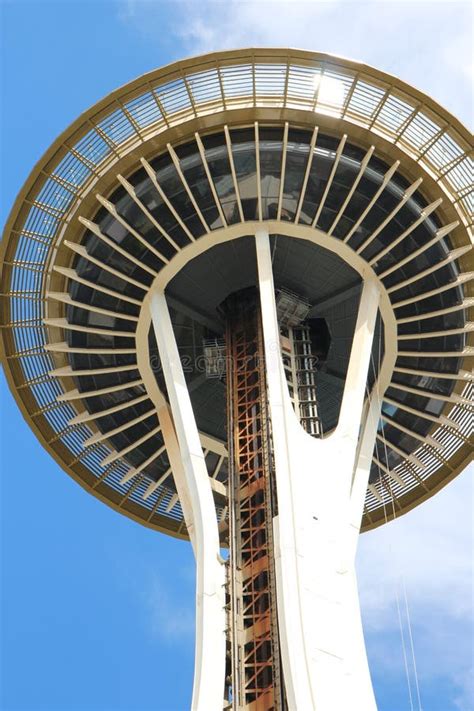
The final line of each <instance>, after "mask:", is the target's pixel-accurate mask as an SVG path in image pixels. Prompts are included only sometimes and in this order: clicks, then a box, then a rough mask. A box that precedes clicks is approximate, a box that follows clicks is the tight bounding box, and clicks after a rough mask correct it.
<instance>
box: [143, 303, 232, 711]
mask: <svg viewBox="0 0 474 711" xmlns="http://www.w3.org/2000/svg"><path fill="white" fill-rule="evenodd" d="M150 308H151V316H152V321H153V327H154V330H155V336H156V341H157V345H158V351H159V353H160V358H161V364H162V367H163V374H164V378H165V382H166V388H167V391H168V397H169V401H170V406H171V412H172V415H173V422H174V427H175V430H176V437H177V441H178V445H179V449H180V455H181V461H182V463H183V468H184V478H185V483H186V488H187V493H188V501H189V504H190V508H191V511H192V519H193V525H194V531H193V539H194V544H195V546H194V550H195V556H196V655H195V668H194V687H193V700H192V708H193V710H194V711H220V710H221V709H222V706H223V699H224V676H225V644H226V640H225V609H224V605H225V588H224V585H225V567H224V564H223V562H222V561H221V558H220V547H219V533H218V528H217V519H216V513H215V506H214V500H213V496H212V491H211V486H210V483H209V476H208V473H207V468H206V464H205V461H204V455H203V451H202V447H201V442H200V439H199V433H198V429H197V426H196V421H195V418H194V413H193V409H192V405H191V400H190V397H189V393H188V389H187V386H186V381H185V378H184V373H183V369H182V365H181V361H180V357H179V352H178V347H177V344H176V339H175V336H174V332H173V326H172V324H171V318H170V315H169V311H168V305H167V303H166V297H165V295H164V293H163V292H156V293H154V294H153V296H152V298H151V304H150Z"/></svg>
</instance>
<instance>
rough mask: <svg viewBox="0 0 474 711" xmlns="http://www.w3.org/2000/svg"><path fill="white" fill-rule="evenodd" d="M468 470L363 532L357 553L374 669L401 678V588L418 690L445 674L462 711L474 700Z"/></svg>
mask: <svg viewBox="0 0 474 711" xmlns="http://www.w3.org/2000/svg"><path fill="white" fill-rule="evenodd" d="M473 473H474V472H473V467H471V468H470V470H466V471H465V472H464V473H463V474H462V475H461V476H460V477H459V478H458V479H457V480H455V481H454V482H452V483H451V484H449V485H448V486H447V487H446V488H445V489H443V491H441V492H440V493H439V494H438V495H437V496H435V497H433V498H432V499H430V500H429V501H428V502H426V503H425V504H423V505H422V506H420V507H419V508H417V509H415V510H414V511H412V512H410V513H408V514H406V515H405V516H403V517H401V518H400V519H399V520H397V521H395V522H394V523H389V524H387V525H385V526H383V527H381V528H379V529H376V530H375V531H372V532H369V533H367V534H364V535H363V536H362V537H361V540H360V544H359V552H358V579H359V590H360V598H361V607H362V610H363V619H364V628H365V633H366V639H367V646H368V650H369V660H370V663H371V665H372V668H373V669H377V671H379V672H380V670H381V669H383V671H384V673H385V674H389V675H390V674H391V675H395V676H398V677H399V678H402V677H403V675H404V671H403V657H402V648H401V641H400V629H399V621H398V612H397V596H398V602H399V605H400V609H401V612H402V621H403V628H404V633H405V638H406V640H407V644H408V627H407V623H406V616H405V600H404V585H405V586H406V591H407V598H408V604H409V610H410V618H411V623H412V630H413V637H414V646H415V651H416V663H417V667H418V673H419V678H420V685H421V690H422V694H423V688H425V689H428V688H429V687H430V686H431V685H433V684H434V683H436V681H441V680H442V679H447V680H448V681H449V682H450V684H451V685H452V687H453V689H455V690H456V692H455V693H456V696H454V697H453V699H452V704H453V707H455V708H459V709H462V710H463V711H464V710H465V711H468V710H469V709H471V708H472V707H473V705H474V698H473V694H472V682H471V675H470V668H471V667H472V663H473V658H472V654H473V649H472V639H473V636H474V628H473V619H472V599H473V592H474V591H473V579H472V558H473V550H474V532H473V513H472V512H473V480H472V474H473ZM394 640H395V646H396V647H397V648H396V649H394ZM408 656H409V659H410V657H411V653H410V650H409V647H408ZM394 660H395V662H396V663H395V664H394ZM412 681H413V679H412Z"/></svg>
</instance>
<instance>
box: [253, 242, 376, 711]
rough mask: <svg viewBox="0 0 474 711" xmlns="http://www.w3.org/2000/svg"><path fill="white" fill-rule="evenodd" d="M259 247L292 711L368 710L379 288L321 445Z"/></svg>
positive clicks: (367, 286)
mask: <svg viewBox="0 0 474 711" xmlns="http://www.w3.org/2000/svg"><path fill="white" fill-rule="evenodd" d="M256 248H257V262H258V274H259V287H260V303H261V310H262V320H263V331H264V341H265V344H264V346H265V359H266V368H267V382H268V396H269V409H270V417H271V422H272V433H273V447H274V457H275V477H276V488H277V495H278V516H277V517H275V519H274V540H275V562H276V587H277V607H278V624H279V630H280V647H281V656H282V665H283V675H284V679H285V688H286V695H287V701H288V706H289V708H290V709H291V710H292V711H299V710H300V709H305V710H306V709H308V711H309V709H315V710H316V711H336V710H337V711H339V709H341V711H342V710H345V709H350V708H357V709H364V711H371V710H373V709H375V708H376V705H375V699H374V695H373V690H372V684H371V681H370V673H369V669H368V665H367V659H366V654H365V646H364V640H363V633H362V626H361V621H360V611H359V602H358V596H357V585H356V580H355V572H354V557H355V548H356V545H355V544H356V540H357V536H356V535H355V534H358V530H359V527H360V520H361V518H362V511H363V503H364V494H365V489H366V487H367V482H368V473H369V462H370V455H371V453H372V449H371V447H372V448H373V443H374V438H375V434H376V426H377V421H378V414H379V409H380V403H379V402H377V403H376V404H375V405H374V404H373V401H372V405H371V407H370V408H369V413H370V418H369V417H366V418H365V422H363V423H362V424H363V426H362V428H361V427H360V425H361V421H362V418H363V413H364V395H365V388H366V382H367V375H368V368H369V363H370V355H371V350H372V342H373V334H374V330H375V322H376V317H377V310H378V304H379V292H378V289H377V286H376V284H375V283H374V282H370V281H366V282H365V283H364V286H363V290H362V296H361V301H360V306H359V314H358V318H357V323H356V329H355V334H354V341H353V345H352V350H351V358H350V364H349V368H348V373H347V378H346V384H345V389H344V395H343V401H342V405H341V411H340V416H339V423H338V426H337V428H336V430H335V431H334V432H333V433H332V434H331V435H330V436H329V437H327V438H326V439H315V438H313V437H311V436H310V435H308V434H307V433H306V432H305V431H304V430H303V428H302V427H301V425H300V423H299V420H298V419H297V416H296V415H295V413H294V411H293V408H292V405H291V401H290V398H289V393H288V387H287V383H286V378H285V376H284V372H283V365H282V358H281V352H280V337H279V328H278V322H277V315H276V304H275V293H274V285H273V274H272V261H271V254H270V242H269V236H268V233H267V232H266V231H264V230H261V231H258V232H257V234H256ZM361 429H362V432H363V434H362V440H361V441H359V440H360V430H361ZM369 450H370V451H369ZM356 455H358V461H356ZM354 527H355V529H356V530H354Z"/></svg>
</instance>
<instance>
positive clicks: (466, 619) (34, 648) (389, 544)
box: [0, 0, 474, 711]
mask: <svg viewBox="0 0 474 711" xmlns="http://www.w3.org/2000/svg"><path fill="white" fill-rule="evenodd" d="M275 6H276V7H275ZM0 11H1V19H2V26H1V33H2V37H1V39H2V49H1V73H2V106H3V110H2V125H1V131H2V138H1V141H2V143H1V149H2V157H3V160H2V174H1V176H2V183H1V213H2V223H3V222H4V221H5V219H6V217H7V214H8V211H9V209H10V207H11V204H12V202H13V200H14V198H15V196H16V194H17V192H18V190H19V189H20V187H21V185H22V183H23V181H24V180H25V179H26V177H27V175H28V173H29V171H30V170H31V168H32V166H33V165H34V163H35V162H36V161H37V160H38V159H39V158H40V157H41V155H42V153H43V152H44V151H45V150H46V148H47V147H48V146H49V144H50V143H51V142H52V141H53V140H54V138H56V136H57V135H58V134H59V133H60V132H61V131H62V130H63V129H64V128H65V127H66V126H67V125H68V124H69V123H70V122H71V121H72V120H74V119H75V118H76V117H77V116H78V114H80V113H81V112H82V111H84V110H85V109H87V108H88V107H89V106H90V105H91V104H93V103H94V102H96V101H97V100H98V99H100V98H101V97H102V96H104V95H105V94H107V93H108V92H109V91H111V90H113V89H114V88H116V87H117V86H119V85H122V84H124V83H126V82H128V81H129V80H131V79H133V78H135V77H136V76H138V75H140V74H142V73H143V72H145V71H148V70H151V69H153V68H155V67H158V66H160V65H162V64H165V63H167V62H170V61H173V60H174V59H178V58H180V57H182V56H186V55H189V54H195V53H199V52H201V51H208V50H212V49H219V48H223V47H238V46H248V45H286V46H288V45H289V46H299V47H304V48H308V49H314V50H322V51H329V52H334V53H336V54H341V55H344V56H347V57H351V58H353V59H359V60H362V61H365V62H367V63H369V64H373V65H375V66H378V67H379V68H381V69H384V70H385V71H388V72H391V73H394V74H396V75H398V76H399V77H400V78H402V79H404V80H406V81H408V82H410V83H412V84H414V85H416V86H417V87H418V88H420V89H421V90H424V91H426V92H427V93H430V94H432V95H433V96H434V97H435V98H436V99H437V100H439V101H440V102H441V103H443V104H444V105H445V106H446V107H447V108H448V109H450V110H451V111H452V112H453V113H455V114H456V115H458V116H459V118H461V119H462V120H463V121H464V122H465V123H467V124H470V123H471V122H472V90H471V82H472V66H470V65H469V61H470V48H471V47H472V29H471V28H472V11H471V9H470V5H469V4H468V3H450V2H437V3H436V2H435V3H432V2H421V3H408V2H403V1H399V2H398V3H385V2H378V3H356V2H345V3H341V2H324V3H320V2H319V3H315V2H307V3H299V2H281V3H275V2H273V3H270V2H254V3H246V2H235V1H234V0H228V2H227V3H224V2H215V3H213V2H208V1H207V0H201V1H200V2H194V3H187V2H179V1H178V2H174V3H164V2H143V1H142V2H140V1H138V0H123V2H112V1H111V0H110V1H108V2H105V1H104V2H94V3H93V2H81V3H76V2H67V1H65V0H63V2H57V3H51V2H44V1H42V2H23V1H21V0H17V1H16V2H9V1H6V0H3V3H0ZM1 385H2V403H1V404H2V410H1V412H2V450H1V465H2V466H1V468H2V477H1V486H2V489H1V505H2V530H1V533H2V540H1V543H2V559H1V582H2V588H3V591H2V620H1V623H2V650H1V651H2V659H1V663H2V666H1V679H0V681H1V692H0V709H1V710H2V711H40V710H45V711H46V710H47V711H73V710H74V711H122V710H123V711H145V710H148V709H150V711H151V709H155V710H156V711H174V710H181V709H186V708H187V707H188V706H189V699H190V693H191V686H192V667H193V616H194V603H193V589H194V582H193V576H194V569H193V558H192V553H191V549H190V547H189V546H187V545H186V544H184V543H182V542H179V541H175V540H173V539H171V538H167V537H165V536H161V535H159V534H156V533H154V532H152V531H149V530H147V529H145V528H143V527H140V526H139V525H137V524H135V523H133V522H131V521H129V520H128V519H126V518H124V517H121V516H119V515H118V514H116V513H115V512H113V511H112V510H110V509H109V508H107V507H106V506H104V505H103V504H101V503H100V502H98V501H97V500H96V499H94V498H93V497H91V496H89V495H87V494H86V493H85V492H84V491H83V490H82V489H81V488H80V487H79V486H78V485H77V484H76V483H74V482H73V481H72V480H71V479H69V478H68V477H67V476H66V475H65V474H64V473H63V472H62V471H61V470H60V469H59V467H58V466H57V465H56V464H55V463H54V462H53V460H52V459H51V458H50V457H49V455H47V454H46V452H45V451H43V450H42V448H41V447H40V445H39V444H38V443H37V442H36V440H35V438H34V436H33V434H32V432H31V431H30V430H29V428H28V427H27V426H26V424H25V423H24V421H23V419H22V417H21V415H20V414H19V412H18V410H17V408H16V405H15V404H14V402H13V399H12V397H11V396H10V393H9V392H8V389H7V388H6V387H5V384H4V381H3V378H2V383H1ZM472 505H473V487H472V471H471V472H470V473H468V472H466V473H464V474H463V475H461V476H460V477H458V479H457V480H456V481H455V482H453V483H452V484H451V485H449V486H448V487H447V488H446V489H445V490H443V492H441V493H440V494H439V495H438V496H437V497H435V498H433V499H431V500H430V501H429V502H427V503H426V504H425V505H424V506H422V507H420V508H419V509H417V510H416V511H414V512H412V513H410V514H407V515H406V516H405V517H403V518H402V519H401V520H400V521H397V522H395V523H394V524H390V525H388V526H386V527H384V528H383V529H380V530H377V531H374V532H372V533H369V534H365V535H364V536H362V538H361V542H360V550H359V556H358V568H359V580H360V591H361V601H362V609H363V616H364V623H365V628H366V636H367V646H368V651H369V659H370V662H371V667H372V672H373V678H374V684H375V689H376V694H377V697H378V701H379V707H380V711H403V710H404V709H410V700H409V695H408V689H407V681H406V676H405V669H404V661H403V653H402V646H401V642H400V629H399V624H398V614H397V596H398V601H399V604H400V607H401V612H402V621H403V623H404V625H403V629H404V632H405V635H407V632H408V629H407V626H406V624H405V623H406V620H405V607H404V605H405V602H404V593H403V589H404V588H403V585H405V587H406V590H407V597H408V602H409V606H410V615H411V621H412V632H413V639H414V646H415V651H416V663H417V668H418V677H419V684H420V692H421V698H422V706H423V709H424V711H459V710H461V711H472V709H473V708H474V700H473V691H472V682H471V681H470V680H471V675H470V669H471V672H472V663H473V649H472V639H473V633H474V630H473V625H472V593H473V588H472V575H473V573H472V553H473V520H472ZM409 662H410V663H411V658H410V659H409ZM410 670H411V667H410ZM413 682H414V679H413V674H411V686H412V694H413V708H414V709H418V703H417V698H416V691H415V688H414V683H413ZM470 684H471V686H470Z"/></svg>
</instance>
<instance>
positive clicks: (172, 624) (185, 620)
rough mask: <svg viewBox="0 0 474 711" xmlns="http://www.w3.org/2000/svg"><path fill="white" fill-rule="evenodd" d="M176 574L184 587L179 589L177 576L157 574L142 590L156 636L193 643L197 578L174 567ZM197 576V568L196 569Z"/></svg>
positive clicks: (148, 623) (150, 627)
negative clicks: (194, 598) (194, 586)
mask: <svg viewBox="0 0 474 711" xmlns="http://www.w3.org/2000/svg"><path fill="white" fill-rule="evenodd" d="M173 576H174V578H176V579H177V580H178V584H179V583H180V588H181V587H182V588H183V589H182V590H177V589H176V586H175V582H176V581H175V580H173V582H170V580H169V579H168V578H165V577H164V576H163V578H161V577H160V576H158V575H157V574H156V573H155V574H153V575H152V576H151V577H150V578H149V579H148V580H147V581H146V584H145V586H144V591H145V592H143V593H142V596H143V601H144V606H145V615H146V626H147V630H148V631H149V633H150V634H151V635H152V637H154V638H156V639H160V640H161V641H162V642H165V643H166V644H172V645H173V646H175V645H180V644H183V643H185V644H186V645H188V644H189V645H191V644H192V640H193V638H194V622H195V620H194V617H195V610H194V600H193V594H192V588H193V582H194V581H193V580H192V581H190V580H189V577H190V574H189V572H186V571H185V572H184V573H183V571H179V570H178V571H176V570H175V571H174V573H173ZM193 578H194V571H193Z"/></svg>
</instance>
